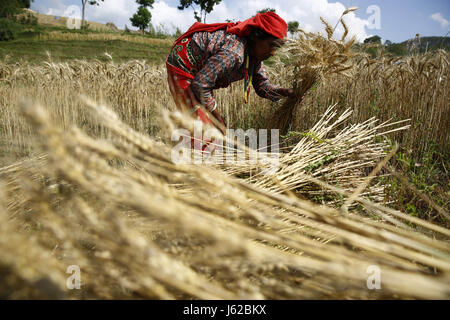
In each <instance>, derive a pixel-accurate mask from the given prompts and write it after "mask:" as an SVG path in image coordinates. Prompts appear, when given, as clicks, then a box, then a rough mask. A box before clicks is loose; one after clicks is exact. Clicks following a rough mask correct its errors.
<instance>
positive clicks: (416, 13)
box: [31, 0, 450, 42]
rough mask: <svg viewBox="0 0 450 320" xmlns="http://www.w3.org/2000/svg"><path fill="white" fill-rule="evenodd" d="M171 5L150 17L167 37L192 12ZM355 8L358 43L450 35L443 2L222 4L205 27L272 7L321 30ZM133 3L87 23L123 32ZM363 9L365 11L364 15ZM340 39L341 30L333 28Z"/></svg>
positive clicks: (47, 3) (55, 4)
mask: <svg viewBox="0 0 450 320" xmlns="http://www.w3.org/2000/svg"><path fill="white" fill-rule="evenodd" d="M178 3H179V1H177V0H155V5H154V8H153V9H152V10H151V12H152V16H153V18H152V22H153V24H154V25H156V26H159V27H160V28H163V29H165V30H166V31H169V32H173V31H174V30H175V28H176V27H178V28H180V29H181V30H186V29H187V28H188V27H189V26H190V25H191V24H192V23H193V22H194V19H193V12H192V10H186V11H179V10H177V8H176V7H177V5H178ZM71 5H75V6H78V7H80V6H81V0H35V1H34V3H33V4H32V6H31V9H33V10H36V11H38V12H40V13H45V14H52V15H64V13H66V15H68V14H69V15H70V14H71V15H73V14H74V12H75V11H74V10H73V7H70V6H71ZM354 6H356V7H359V10H357V11H356V12H354V13H351V14H349V15H346V16H345V18H344V19H345V21H346V23H347V24H348V25H349V28H350V30H351V33H350V34H351V35H352V36H353V35H355V36H356V37H357V38H358V40H360V41H362V40H364V39H365V38H366V37H368V36H371V35H375V34H376V35H379V36H381V37H382V38H383V39H384V40H387V39H388V40H391V41H393V42H402V41H405V40H407V39H410V38H414V36H415V35H416V33H419V34H420V35H421V36H444V35H446V34H447V32H448V31H450V23H449V21H450V1H449V0H427V1H424V0H340V1H333V0H223V1H222V3H221V4H220V5H219V6H217V7H216V9H215V10H214V11H213V12H212V13H211V15H209V16H208V17H207V22H210V23H213V22H223V21H224V20H225V19H234V20H236V21H239V20H241V21H242V20H245V19H246V18H248V17H250V16H251V15H253V14H254V13H255V12H256V11H257V10H259V9H262V8H265V7H272V8H275V9H276V10H277V13H278V14H280V16H282V17H283V18H284V19H285V20H286V21H293V20H296V21H299V22H300V27H301V28H303V29H305V30H306V31H314V32H316V31H322V30H323V27H322V25H321V23H320V20H319V17H320V16H322V17H324V18H325V19H326V20H327V21H329V22H330V24H332V25H334V24H335V23H336V22H337V21H338V18H339V16H340V14H341V13H342V12H343V10H345V8H348V7H354ZM136 9H137V4H136V2H135V1H134V0H105V2H103V3H101V5H100V6H92V7H88V8H87V10H86V16H87V18H88V19H89V20H91V21H97V22H102V23H106V22H114V23H115V24H116V25H117V26H118V27H119V28H121V29H123V28H124V26H125V24H127V25H128V27H131V23H130V22H129V18H130V17H131V16H132V14H133V13H134V12H135V11H136ZM368 9H371V10H370V11H369V12H368V11H367V10H368ZM336 30H337V31H336V33H337V36H340V34H342V32H343V30H342V28H341V27H338V28H337V29H336Z"/></svg>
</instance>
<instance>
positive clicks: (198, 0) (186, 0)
mask: <svg viewBox="0 0 450 320" xmlns="http://www.w3.org/2000/svg"><path fill="white" fill-rule="evenodd" d="M221 2H222V0H180V5H179V6H178V10H184V9H186V8H189V7H191V8H192V9H194V17H195V19H196V20H197V21H198V22H202V20H203V23H206V15H207V14H209V13H211V12H212V11H213V9H214V6H215V5H218V4H219V3H221ZM198 7H200V15H199V14H198Z"/></svg>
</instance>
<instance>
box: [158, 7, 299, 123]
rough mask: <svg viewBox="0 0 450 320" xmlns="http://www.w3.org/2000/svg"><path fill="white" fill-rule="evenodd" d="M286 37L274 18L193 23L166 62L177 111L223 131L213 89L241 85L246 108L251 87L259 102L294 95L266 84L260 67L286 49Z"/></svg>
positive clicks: (270, 14) (281, 22)
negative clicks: (182, 111) (236, 83)
mask: <svg viewBox="0 0 450 320" xmlns="http://www.w3.org/2000/svg"><path fill="white" fill-rule="evenodd" d="M286 35H287V24H286V22H285V21H284V20H283V19H282V18H280V17H279V16H278V15H277V14H275V13H273V12H267V13H262V14H260V13H259V14H257V15H256V16H255V17H253V18H250V19H248V20H246V21H244V22H238V23H215V24H203V23H199V22H197V23H195V24H194V25H193V26H192V27H191V28H190V29H189V30H188V31H187V32H186V33H185V34H183V35H182V36H181V37H180V38H178V39H177V40H176V41H175V44H174V46H173V47H172V50H171V52H170V54H169V56H168V57H167V60H166V66H167V72H168V81H169V87H170V91H171V94H172V96H173V98H174V100H175V103H176V105H177V107H178V108H179V109H180V110H184V111H189V112H191V113H192V114H193V115H194V116H196V117H198V118H199V119H200V120H201V121H202V122H203V123H207V124H213V122H215V124H216V126H217V125H218V126H219V127H222V126H223V127H222V128H220V129H222V131H223V128H224V127H225V122H224V120H223V118H222V116H221V114H220V112H219V110H218V109H217V104H216V101H215V99H214V94H213V90H214V89H218V88H226V87H228V86H229V85H230V84H231V83H232V82H235V81H238V80H242V79H244V90H243V91H244V93H243V99H244V100H245V102H246V103H247V102H248V95H249V92H250V83H252V84H253V87H254V88H255V91H256V93H257V94H258V95H259V96H261V97H263V98H266V99H270V100H272V101H278V100H279V99H281V98H282V97H291V96H293V94H294V93H293V90H292V89H285V88H280V87H278V86H275V85H273V84H271V83H270V82H269V80H268V78H267V73H266V71H265V70H264V64H263V61H264V60H266V59H268V58H270V57H271V56H273V55H274V54H275V51H276V49H278V48H279V47H280V46H281V45H282V44H283V43H284V40H283V39H284V38H285V37H286ZM200 104H201V105H202V106H204V107H205V109H206V110H207V111H209V112H210V113H211V114H212V115H213V116H214V117H215V118H216V119H217V120H218V122H219V123H218V122H217V121H214V120H213V119H211V118H210V116H209V115H208V113H205V112H204V111H203V110H202V108H201V107H200Z"/></svg>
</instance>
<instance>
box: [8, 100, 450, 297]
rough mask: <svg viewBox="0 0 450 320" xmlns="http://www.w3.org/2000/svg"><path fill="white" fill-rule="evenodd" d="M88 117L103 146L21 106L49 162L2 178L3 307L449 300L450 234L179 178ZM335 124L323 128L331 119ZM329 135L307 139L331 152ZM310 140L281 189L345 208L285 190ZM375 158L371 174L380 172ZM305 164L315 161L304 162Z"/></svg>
mask: <svg viewBox="0 0 450 320" xmlns="http://www.w3.org/2000/svg"><path fill="white" fill-rule="evenodd" d="M87 104H88V106H89V110H90V113H91V114H92V115H95V117H96V119H97V121H98V124H99V125H102V126H103V127H104V129H105V130H106V131H107V132H108V138H105V139H99V138H92V137H90V136H89V135H87V134H86V133H84V132H83V131H82V130H80V129H78V128H76V127H72V128H71V129H70V130H63V129H61V128H60V127H58V126H56V125H55V124H54V123H53V122H52V121H51V119H50V118H49V116H48V114H47V113H46V112H45V109H44V108H42V107H40V106H38V105H35V104H30V103H27V102H25V103H23V114H24V115H25V116H26V118H27V119H28V121H29V122H30V123H31V124H32V125H33V127H34V128H35V130H36V132H37V133H38V136H39V137H42V138H43V139H37V141H38V142H39V143H40V148H41V152H43V153H44V154H45V155H46V156H45V157H43V158H40V159H37V160H35V162H34V163H33V161H31V162H25V163H22V164H18V165H16V166H12V167H11V166H10V167H8V168H6V169H0V176H1V178H2V181H3V185H2V190H3V191H2V192H0V195H1V197H0V199H1V202H0V203H1V206H0V219H1V223H0V228H1V235H0V256H1V257H2V259H0V272H1V274H2V279H6V280H5V282H4V283H5V285H4V286H2V287H1V289H0V290H2V291H1V295H2V296H6V297H13V298H14V297H16V298H17V297H39V298H49V297H50V298H55V297H56V298H61V297H75V298H123V297H135V298H160V299H173V298H186V297H194V298H200V299H283V298H295V299H302V298H393V297H401V298H426V299H445V298H448V297H449V296H450V276H449V274H450V255H449V253H450V252H449V251H450V250H449V246H448V239H449V236H450V232H449V231H448V230H447V229H445V228H442V227H439V226H436V225H434V224H431V223H429V222H426V221H423V220H420V219H417V218H413V217H409V216H408V215H405V214H402V213H400V212H397V211H395V210H392V209H389V208H387V207H384V206H382V205H380V204H376V203H374V202H372V201H370V200H368V199H367V198H364V197H362V196H356V197H354V201H356V202H357V203H359V204H360V206H361V207H355V208H352V209H351V210H350V212H349V214H347V215H343V214H342V213H341V212H340V211H339V210H337V209H335V208H333V207H331V206H319V205H317V204H314V203H312V202H310V201H309V200H302V199H300V198H297V197H291V196H286V195H283V194H281V193H280V192H279V190H278V189H277V188H275V187H273V184H270V183H269V182H268V181H266V182H264V179H262V180H261V181H262V182H261V183H260V184H261V185H258V181H259V180H258V179H253V180H252V179H247V181H245V180H243V179H237V178H234V177H232V176H231V175H230V172H225V171H223V170H222V169H218V168H214V167H211V166H204V165H182V164H179V165H175V164H174V163H173V162H172V161H171V158H170V149H171V148H170V147H169V146H168V145H165V144H163V143H160V142H156V141H155V140H153V139H152V138H149V137H147V136H145V135H143V134H140V133H138V132H136V131H134V130H133V129H131V128H130V127H129V126H127V125H126V124H124V123H123V122H121V121H120V120H119V118H118V117H117V115H115V113H113V112H112V111H110V110H109V109H108V108H106V107H104V106H102V105H98V104H97V103H94V102H91V101H87ZM330 113H331V114H327V115H325V117H324V123H325V122H326V121H331V119H332V118H333V117H334V116H335V115H334V114H333V112H332V111H331V110H330ZM369 123H372V122H370V121H369ZM384 126H386V124H383V125H379V126H378V127H376V128H377V129H381V128H383V127H384ZM326 127H327V126H321V125H320V124H319V125H318V126H317V127H315V128H313V129H312V131H317V132H316V134H317V135H318V136H319V137H321V138H320V139H326V137H325V133H326V129H325V128H326ZM320 128H322V129H320ZM365 131H367V132H365ZM358 132H359V133H358ZM361 132H365V133H364V134H362V133H361ZM322 134H323V135H322ZM342 135H344V136H345V137H346V138H345V139H347V138H349V137H353V139H356V140H358V138H361V137H373V136H374V135H375V133H374V132H373V131H371V129H370V126H366V125H365V124H362V125H355V126H352V127H349V128H347V129H345V130H343V131H342ZM306 138H307V139H306ZM335 139H339V135H337V136H336V137H335ZM345 139H344V140H345ZM309 140H310V139H309V137H305V139H304V140H302V141H303V142H300V143H298V144H297V145H296V146H295V148H293V151H292V152H291V153H290V154H288V155H286V159H285V160H284V163H285V164H286V165H285V166H284V167H283V169H281V173H282V175H281V176H280V179H279V180H281V181H282V185H286V186H287V187H288V188H291V189H292V188H294V187H299V186H301V185H303V183H305V181H308V182H309V183H311V182H312V183H314V184H316V185H320V186H321V187H323V188H329V189H333V191H334V192H338V193H340V194H342V196H344V197H345V196H349V194H348V191H345V190H342V189H340V188H339V187H335V186H332V185H330V183H326V182H323V181H321V180H318V179H317V178H316V177H314V176H311V175H310V174H308V173H301V175H300V174H299V175H298V176H297V179H298V178H300V177H301V179H300V180H301V181H300V182H298V181H297V182H296V181H295V179H293V178H290V177H289V174H288V172H287V170H293V172H294V171H295V170H296V167H295V165H293V164H292V163H298V162H300V163H307V162H308V161H309V160H308V161H303V162H302V150H308V148H312V150H314V148H317V147H318V145H316V143H317V142H311V141H309ZM336 141H337V140H336ZM308 145H309V147H308ZM319 145H320V147H321V148H323V147H324V146H326V145H327V144H326V143H322V144H319ZM357 145H358V144H356V145H353V146H352V145H350V146H349V150H350V151H351V150H352V148H356V146H357ZM361 145H364V143H362V144H361ZM365 146H366V147H367V146H370V144H367V145H365ZM342 148H343V150H342V152H343V154H345V153H346V152H347V151H348V150H345V146H342ZM374 148H375V147H374ZM375 149H376V148H375ZM377 152H381V150H379V151H377ZM375 154H377V156H376V157H374V156H373V155H372V156H368V157H369V158H368V159H364V161H366V160H367V162H371V164H373V163H374V162H375V161H376V159H378V157H379V154H380V153H375ZM305 157H306V158H308V159H312V160H314V161H315V159H317V158H315V157H314V156H312V154H309V153H308V152H306V153H305ZM343 159H344V160H345V157H344V158H343ZM290 161H291V162H290ZM364 161H363V162H364ZM372 162H373V163H372ZM334 169H336V168H333V170H334ZM283 170H284V171H283ZM299 172H300V171H299ZM326 174H327V173H326V172H325V173H324V175H323V176H326ZM319 176H320V175H319ZM294 177H295V173H294ZM320 177H322V176H320ZM335 179H339V175H338V174H337V175H336V176H335ZM328 180H329V182H331V183H333V181H336V180H333V179H328ZM367 213H370V215H371V217H369V216H368V215H367ZM418 226H420V231H419V229H418ZM73 264H75V265H78V266H80V268H81V270H82V272H83V277H84V278H83V279H84V285H83V290H82V291H81V293H80V296H73V293H72V292H70V291H68V290H67V289H66V287H65V276H66V274H65V271H66V268H67V266H68V265H73ZM373 265H374V266H378V267H379V268H380V269H381V270H382V290H378V291H376V292H373V291H370V290H368V288H367V278H368V274H367V268H368V267H369V266H373ZM44 284H45V285H44Z"/></svg>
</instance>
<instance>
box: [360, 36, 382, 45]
mask: <svg viewBox="0 0 450 320" xmlns="http://www.w3.org/2000/svg"><path fill="white" fill-rule="evenodd" d="M364 43H379V44H381V38H380V37H379V36H373V37H369V38H366V39H365V40H364Z"/></svg>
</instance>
